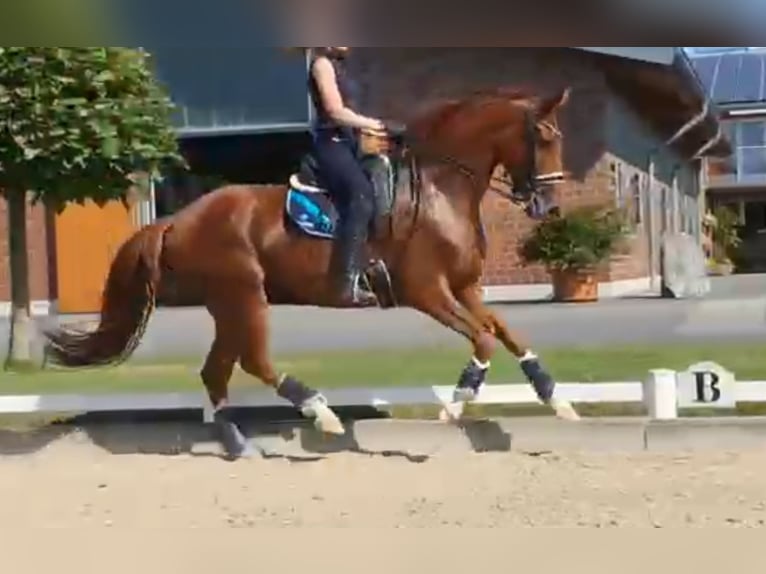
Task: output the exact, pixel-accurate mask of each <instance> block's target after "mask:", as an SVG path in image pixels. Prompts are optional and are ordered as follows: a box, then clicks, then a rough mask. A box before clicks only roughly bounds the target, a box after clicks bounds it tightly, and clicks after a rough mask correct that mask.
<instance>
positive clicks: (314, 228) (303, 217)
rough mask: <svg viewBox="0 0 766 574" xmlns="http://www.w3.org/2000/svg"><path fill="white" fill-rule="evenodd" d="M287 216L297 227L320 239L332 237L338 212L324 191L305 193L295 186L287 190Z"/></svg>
mask: <svg viewBox="0 0 766 574" xmlns="http://www.w3.org/2000/svg"><path fill="white" fill-rule="evenodd" d="M286 211H287V216H288V217H289V218H290V219H291V220H292V222H293V223H295V225H296V226H298V229H300V230H301V231H303V232H304V233H306V234H307V235H311V236H313V237H318V238H320V239H333V238H334V237H335V230H336V227H337V223H338V212H337V211H336V209H335V206H334V205H333V203H332V201H331V200H330V197H329V196H328V195H327V194H326V193H307V192H305V191H301V190H298V189H295V188H291V189H290V190H289V191H288V192H287V205H286Z"/></svg>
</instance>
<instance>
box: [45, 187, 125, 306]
mask: <svg viewBox="0 0 766 574" xmlns="http://www.w3.org/2000/svg"><path fill="white" fill-rule="evenodd" d="M136 229H137V228H136V224H135V223H134V222H133V216H132V210H131V209H128V208H126V207H125V206H124V205H123V204H122V203H121V202H120V201H113V202H110V203H108V204H106V205H105V206H104V207H99V206H98V205H96V204H95V203H93V202H90V201H89V202H87V203H85V205H77V204H70V205H69V206H67V208H66V209H65V210H64V211H63V212H62V213H60V214H59V215H58V216H57V217H56V266H57V269H56V273H57V275H58V304H59V312H60V313H97V312H98V311H99V310H100V309H101V294H102V292H103V289H104V284H105V281H106V276H107V274H108V272H109V266H110V265H111V263H112V259H113V258H114V256H115V254H116V253H117V250H118V249H119V248H120V246H121V245H122V244H123V243H124V242H125V241H126V240H127V239H128V238H129V237H130V236H131V235H132V234H133V233H134V232H135V231H136Z"/></svg>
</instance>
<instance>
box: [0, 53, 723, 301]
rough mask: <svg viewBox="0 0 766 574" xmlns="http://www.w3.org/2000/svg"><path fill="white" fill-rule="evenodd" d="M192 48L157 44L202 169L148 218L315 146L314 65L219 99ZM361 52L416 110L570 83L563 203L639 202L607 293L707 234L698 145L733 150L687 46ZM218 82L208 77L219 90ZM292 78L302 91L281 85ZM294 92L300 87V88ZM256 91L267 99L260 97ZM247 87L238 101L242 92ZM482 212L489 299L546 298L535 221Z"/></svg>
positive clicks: (275, 74) (49, 276) (634, 286)
mask: <svg viewBox="0 0 766 574" xmlns="http://www.w3.org/2000/svg"><path fill="white" fill-rule="evenodd" d="M142 45H146V43H143V44H142ZM149 49H150V50H151V47H149ZM194 49H197V50H200V49H203V48H184V49H179V48H173V50H175V52H173V53H172V54H166V57H165V58H163V57H162V56H163V54H162V53H158V58H157V59H158V68H159V75H160V77H161V79H163V80H165V81H166V82H167V83H168V85H169V87H170V91H171V94H172V95H173V97H174V99H175V100H176V101H177V102H178V103H179V104H181V113H180V114H179V119H178V121H179V136H180V138H181V141H182V147H183V149H184V152H185V154H186V155H187V157H188V158H189V160H190V163H191V165H192V168H193V171H194V173H195V175H196V176H197V177H198V179H197V181H196V182H193V181H191V180H190V179H189V178H184V179H183V180H181V181H178V180H175V181H174V180H173V179H172V178H170V179H169V180H168V183H167V184H166V185H165V186H163V187H158V189H157V193H156V197H155V198H154V202H155V205H152V206H151V208H150V209H148V210H144V212H145V213H148V214H149V215H148V216H147V217H148V218H149V219H151V217H152V216H154V215H155V214H157V213H159V214H164V213H168V212H172V211H174V210H175V209H178V208H179V207H180V206H182V205H184V204H185V203H188V202H189V201H191V200H192V199H194V197H195V196H196V195H199V194H201V193H204V192H205V190H206V189H209V188H210V187H211V186H214V185H215V183H218V182H220V181H221V180H228V181H263V182H274V181H284V180H285V179H286V177H287V176H288V175H289V173H290V171H291V170H292V169H294V167H295V165H296V163H297V161H298V159H299V158H300V156H301V154H302V153H303V152H304V151H305V146H306V144H307V140H306V133H305V126H306V123H307V122H308V120H309V116H310V110H309V109H308V106H307V99H306V94H305V78H304V79H301V78H303V76H302V74H304V75H305V65H304V64H302V63H300V62H298V64H297V65H296V63H295V62H292V63H290V64H287V63H286V62H285V63H284V64H282V63H280V64H278V65H277V66H276V68H275V67H274V66H275V64H274V61H272V63H271V64H270V67H269V69H270V70H271V72H270V78H271V81H270V82H259V80H258V77H257V74H252V76H251V81H254V82H256V87H255V88H253V86H249V87H248V86H242V87H241V92H242V93H241V94H240V93H239V92H238V91H233V90H228V91H226V92H225V93H224V92H218V94H221V93H223V94H224V96H225V97H226V98H229V100H228V101H226V102H220V101H216V100H215V99H214V98H215V97H216V92H215V91H213V92H211V93H210V98H208V99H207V100H206V99H205V98H204V97H203V98H201V97H200V93H201V92H200V91H195V88H194V85H195V84H194V82H190V81H189V78H196V79H197V81H198V82H199V78H202V77H206V75H205V72H204V70H200V69H198V67H199V66H202V65H203V64H204V62H205V61H207V63H208V65H210V66H211V67H215V66H219V65H220V62H216V61H213V60H209V59H208V60H204V59H203V58H194V61H195V62H196V63H197V67H195V68H194V69H191V68H189V66H185V68H183V69H182V67H181V66H175V67H174V66H173V62H176V63H177V62H180V61H185V58H184V53H182V52H183V51H184V50H186V51H187V52H189V51H193V50H194ZM259 49H260V50H262V51H263V50H269V49H267V48H259ZM158 50H159V49H158ZM179 50H180V51H179ZM204 51H205V54H206V55H207V56H209V55H210V53H211V51H210V49H209V48H204ZM186 58H188V59H189V60H188V61H191V58H193V55H192V54H189V53H186ZM352 63H353V66H354V67H355V68H356V71H357V72H358V74H359V77H360V78H361V80H362V84H363V88H364V108H365V110H364V111H367V112H369V113H376V114H379V115H382V116H385V117H389V118H397V117H404V116H407V115H408V114H410V113H411V112H412V110H413V102H416V103H417V105H418V106H419V105H423V104H428V103H429V102H432V101H435V100H438V99H440V98H444V97H454V96H461V95H465V94H467V93H468V92H471V91H474V90H476V89H479V88H483V87H491V86H497V85H511V84H523V85H526V86H531V87H534V88H538V89H540V90H543V91H548V90H554V89H559V88H561V87H564V86H571V87H572V89H573V92H572V98H571V101H570V104H569V106H568V108H567V110H566V112H565V114H564V116H563V118H562V121H563V124H562V128H563V131H564V134H565V137H566V145H565V160H566V168H567V169H568V170H569V171H570V172H572V174H573V176H574V180H573V181H572V182H571V184H569V185H567V186H566V187H565V190H564V192H563V194H562V197H560V198H559V201H560V204H561V205H562V207H563V208H564V209H566V208H567V207H568V206H573V205H579V204H586V203H592V202H603V201H608V202H611V201H614V202H616V203H618V204H620V205H624V206H626V207H628V208H630V209H631V213H632V219H633V222H634V230H635V233H634V237H633V241H632V251H631V253H630V254H629V255H625V256H621V257H619V258H616V259H615V260H614V261H613V262H612V263H611V265H610V266H609V269H608V271H607V272H606V273H605V274H604V276H603V277H602V278H601V280H602V282H603V283H604V287H603V289H602V293H605V294H609V293H610V292H611V293H615V294H616V293H626V292H631V291H645V290H646V289H647V288H649V287H651V286H653V285H654V286H655V287H656V286H657V285H658V282H659V278H660V263H659V262H660V255H659V248H660V241H661V237H662V234H663V233H664V232H666V231H686V232H688V233H691V234H694V235H696V236H699V231H700V220H701V206H702V205H703V204H704V201H703V200H702V199H701V198H700V189H701V184H700V173H701V171H700V168H701V159H700V158H699V157H695V156H697V154H698V152H700V151H701V152H702V154H701V155H707V154H712V153H715V154H722V155H725V154H727V153H728V152H729V149H728V143H727V142H726V140H725V139H723V138H721V136H720V130H719V124H718V121H717V119H716V114H715V113H714V111H713V110H712V109H709V108H708V107H707V102H706V99H705V94H704V90H702V89H701V88H700V85H699V82H698V80H697V78H696V76H695V75H694V73H693V71H692V69H691V68H690V67H689V63H688V60H687V58H686V56H685V55H684V53H683V51H682V50H680V49H678V48H357V49H356V51H355V53H354V57H353V60H352ZM280 65H284V66H288V65H289V66H290V69H289V71H288V72H286V73H285V74H286V77H287V78H288V79H286V80H278V78H279V77H280V76H279V69H278V68H279V66H280ZM184 69H185V70H186V73H187V76H184V75H183V70H184ZM275 70H276V71H275ZM296 78H297V79H296ZM211 83H214V82H207V83H206V84H205V85H206V86H208V88H209V86H210V84H211ZM200 89H201V88H200ZM285 90H288V91H290V93H291V94H292V95H291V96H290V97H287V98H284V97H280V95H281V94H282V92H283V91H285ZM294 90H299V91H300V93H299V94H298V95H297V96H296V94H294V93H293V92H294ZM238 94H240V95H238ZM258 94H260V95H264V97H266V98H267V99H268V102H267V103H266V104H264V103H263V102H260V103H259V102H257V101H256V102H253V101H252V98H254V97H256V95H258ZM237 97H240V98H241V101H237V102H235V101H233V100H232V98H235V99H236V98H237ZM248 98H249V99H248ZM284 101H288V102H292V106H293V107H292V110H285V109H284V108H280V107H279V105H277V104H278V103H279V102H284ZM267 104H268V105H267ZM241 106H250V109H258V110H260V111H261V112H263V110H266V112H267V113H268V116H269V118H268V121H262V120H263V118H261V121H260V123H259V120H258V118H257V117H255V115H257V114H254V115H250V116H248V114H247V112H246V111H245V112H238V113H237V114H234V113H228V115H227V113H226V112H227V110H228V111H229V112H231V111H232V110H235V109H236V110H239V109H241ZM259 106H260V107H259ZM238 118H239V119H238ZM216 122H217V123H216ZM684 126H686V127H687V128H688V129H686V130H684V133H683V135H682V136H681V137H678V138H677V139H676V141H675V142H674V143H673V145H671V146H668V145H666V144H665V142H666V141H667V140H668V138H670V137H671V136H673V134H675V133H676V132H678V130H679V129H681V128H683V127H684ZM199 178H204V179H205V180H207V182H208V183H201V179H199ZM212 182H214V183H212ZM194 183H196V185H192V184H194ZM191 189H193V190H194V191H192V192H191V193H190V192H189V190H191ZM176 190H178V191H176ZM180 190H183V193H182V192H181V191H180ZM3 218H4V211H0V228H2V229H3V231H0V264H2V267H1V268H0V301H7V300H8V296H9V289H8V281H7V250H6V247H7V240H6V235H7V233H5V231H4V228H5V222H4V220H3ZM146 219H147V218H146V217H144V219H143V221H146ZM52 220H53V218H52V216H50V215H48V214H46V213H45V212H44V210H43V209H42V208H36V209H35V210H33V211H32V212H31V213H30V225H29V243H30V276H31V283H32V293H33V298H34V299H35V301H37V302H38V304H37V305H36V307H38V309H37V312H40V313H44V312H46V309H47V307H48V305H47V302H50V301H56V299H57V296H58V292H57V286H56V285H57V272H56V265H55V264H54V263H52V262H53V261H55V259H56V253H55V251H56V249H55V245H56V241H55V238H54V237H53V236H55V234H56V231H55V225H54V224H53V223H52ZM484 222H485V226H486V228H487V231H488V237H489V244H490V248H489V264H488V267H487V272H486V277H485V284H486V286H487V295H488V297H489V298H490V299H493V300H497V299H500V300H502V299H515V298H520V297H544V296H546V295H547V294H548V293H549V292H550V285H549V278H548V276H547V274H546V273H545V270H544V269H541V268H536V267H522V266H521V265H520V262H519V260H518V257H517V255H516V249H517V245H518V243H519V241H520V239H521V238H522V237H523V236H524V235H525V234H526V233H527V232H528V231H529V230H530V228H531V227H530V226H531V225H532V224H531V222H529V221H528V220H527V219H526V217H525V216H524V215H523V214H521V213H520V212H519V211H518V210H517V209H515V208H513V207H512V206H510V205H508V204H507V203H506V202H504V201H503V200H501V199H498V198H496V197H488V198H487V202H486V205H485V208H484Z"/></svg>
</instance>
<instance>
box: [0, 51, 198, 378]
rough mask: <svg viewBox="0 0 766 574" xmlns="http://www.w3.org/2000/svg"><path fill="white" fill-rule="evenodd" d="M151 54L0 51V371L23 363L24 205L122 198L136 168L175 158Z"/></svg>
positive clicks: (27, 335) (26, 346) (26, 338)
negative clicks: (2, 213)
mask: <svg viewBox="0 0 766 574" xmlns="http://www.w3.org/2000/svg"><path fill="white" fill-rule="evenodd" d="M149 58H150V57H149V55H148V54H147V53H146V52H144V51H143V50H137V49H129V48H121V47H84V48H66V47H43V48H38V47H0V126H2V128H1V131H0V193H2V195H3V196H4V197H5V199H6V200H7V205H8V219H9V225H8V227H9V250H10V271H11V283H12V285H11V291H12V293H11V303H12V319H11V343H10V349H9V352H8V359H7V361H6V367H8V366H9V365H12V364H23V363H25V362H27V361H29V360H30V359H31V342H32V337H31V319H30V313H29V308H30V295H29V280H28V263H27V241H26V237H27V231H26V209H27V205H28V204H29V203H30V202H31V203H36V202H40V201H42V202H43V203H44V204H45V205H46V206H48V207H49V208H50V209H54V210H56V211H61V210H62V209H63V208H64V207H65V206H66V204H67V203H69V202H77V203H83V202H84V201H85V200H86V199H92V200H94V201H95V202H96V203H97V204H99V205H103V204H104V203H106V202H107V201H110V200H114V199H123V201H124V200H125V197H126V194H127V192H128V190H129V188H130V186H131V185H132V184H133V183H134V182H135V181H136V176H137V175H138V174H145V175H150V176H156V175H157V174H158V173H159V171H160V170H161V169H162V168H163V166H165V165H169V164H173V163H176V162H179V163H181V164H183V160H182V159H181V157H180V155H179V153H178V147H177V145H178V144H177V140H176V137H175V133H174V131H173V129H172V124H171V114H172V111H173V106H172V103H171V101H170V99H169V97H168V95H167V94H166V93H165V91H164V90H163V88H162V86H161V85H160V84H158V83H157V82H156V80H155V78H154V74H153V70H152V67H151V65H150V59H149ZM147 179H148V178H139V180H142V181H147Z"/></svg>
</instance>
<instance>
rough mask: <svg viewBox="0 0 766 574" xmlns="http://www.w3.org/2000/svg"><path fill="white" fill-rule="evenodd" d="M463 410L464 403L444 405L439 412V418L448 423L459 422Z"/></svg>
mask: <svg viewBox="0 0 766 574" xmlns="http://www.w3.org/2000/svg"><path fill="white" fill-rule="evenodd" d="M464 411H465V403H462V402H460V403H451V404H447V405H444V408H442V410H441V412H439V420H440V421H441V422H443V423H448V424H454V423H457V422H460V419H462V418H463V412H464Z"/></svg>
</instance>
